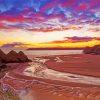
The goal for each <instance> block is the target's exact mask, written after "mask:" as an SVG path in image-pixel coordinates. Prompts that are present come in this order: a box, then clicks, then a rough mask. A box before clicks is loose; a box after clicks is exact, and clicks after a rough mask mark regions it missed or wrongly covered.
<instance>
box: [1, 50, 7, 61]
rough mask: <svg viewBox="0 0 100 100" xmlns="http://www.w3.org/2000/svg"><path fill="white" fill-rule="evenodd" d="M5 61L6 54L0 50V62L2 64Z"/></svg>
mask: <svg viewBox="0 0 100 100" xmlns="http://www.w3.org/2000/svg"><path fill="white" fill-rule="evenodd" d="M5 59H6V54H5V53H4V52H3V51H2V50H1V49H0V62H4V61H5Z"/></svg>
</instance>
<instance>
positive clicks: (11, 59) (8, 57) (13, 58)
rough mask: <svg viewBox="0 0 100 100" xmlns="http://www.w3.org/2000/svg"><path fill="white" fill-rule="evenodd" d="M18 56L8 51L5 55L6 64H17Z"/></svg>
mask: <svg viewBox="0 0 100 100" xmlns="http://www.w3.org/2000/svg"><path fill="white" fill-rule="evenodd" d="M17 56H18V54H17V53H16V52H15V51H13V50H12V51H10V52H9V53H8V54H7V55H6V62H19V60H18V57H17Z"/></svg>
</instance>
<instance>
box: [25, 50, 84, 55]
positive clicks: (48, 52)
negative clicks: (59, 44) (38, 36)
mask: <svg viewBox="0 0 100 100" xmlns="http://www.w3.org/2000/svg"><path fill="white" fill-rule="evenodd" d="M82 51H83V50H27V51H25V53H26V54H27V55H34V56H50V55H68V54H82Z"/></svg>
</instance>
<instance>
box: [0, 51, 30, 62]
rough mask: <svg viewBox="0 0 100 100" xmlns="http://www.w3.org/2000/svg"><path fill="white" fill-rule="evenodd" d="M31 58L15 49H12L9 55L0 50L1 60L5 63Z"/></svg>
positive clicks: (24, 60) (26, 60)
mask: <svg viewBox="0 0 100 100" xmlns="http://www.w3.org/2000/svg"><path fill="white" fill-rule="evenodd" d="M30 61H31V60H30V59H28V57H27V56H26V55H25V54H24V53H23V52H22V51H20V52H19V53H17V52H15V51H13V50H12V51H10V52H9V53H8V54H7V55H6V54H5V53H4V52H3V51H2V50H0V62H3V63H21V62H30Z"/></svg>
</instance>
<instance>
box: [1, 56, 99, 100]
mask: <svg viewBox="0 0 100 100" xmlns="http://www.w3.org/2000/svg"><path fill="white" fill-rule="evenodd" d="M45 59H46V62H45V61H44V60H45ZM99 59H100V56H98V55H62V56H50V57H49V56H47V57H41V58H37V60H38V61H40V63H42V64H43V65H47V66H46V67H47V68H50V70H51V72H50V70H49V72H48V70H45V73H46V75H47V76H46V77H44V76H43V77H40V76H41V74H39V75H38V77H37V76H35V77H34V75H33V76H30V75H27V76H26V75H25V74H26V73H23V72H24V71H25V70H26V69H27V68H30V67H32V66H33V65H32V64H31V65H32V66H30V64H28V63H22V64H11V65H12V66H15V69H13V70H11V71H8V72H7V73H6V75H5V76H4V77H3V78H2V79H1V80H0V83H1V86H2V87H3V88H4V89H7V88H9V87H10V88H11V89H13V90H14V91H15V93H16V94H17V95H18V96H19V97H20V99H21V100H100V86H99V81H100V80H99V76H100V73H99V72H100V68H99V66H100V63H99ZM84 65H85V66H84ZM34 67H35V65H34V66H33V69H32V70H34ZM46 67H44V68H41V69H42V70H44V69H45V68H46ZM36 68H37V67H36ZM28 71H29V70H28ZM39 71H40V72H41V70H39ZM55 71H56V72H57V73H55ZM26 72H27V71H26ZM37 72H38V71H37ZM58 72H61V73H60V75H59V73H58ZM62 72H63V73H65V74H67V76H66V78H64V79H66V81H64V80H63V75H65V74H62ZM48 73H49V76H48ZM51 73H52V74H51ZM35 74H36V73H35ZM55 74H56V77H54V76H55ZM36 75H37V74H36ZM50 75H53V76H52V77H53V78H52V77H50ZM77 75H79V76H77ZM88 75H89V76H88ZM59 76H60V78H59ZM90 76H91V77H90ZM94 76H95V77H94ZM55 78H57V80H55ZM60 79H62V80H60ZM67 79H68V80H67ZM95 79H96V80H95ZM69 80H70V81H69ZM73 80H74V81H73ZM81 81H83V82H81ZM88 82H89V83H88Z"/></svg>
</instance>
